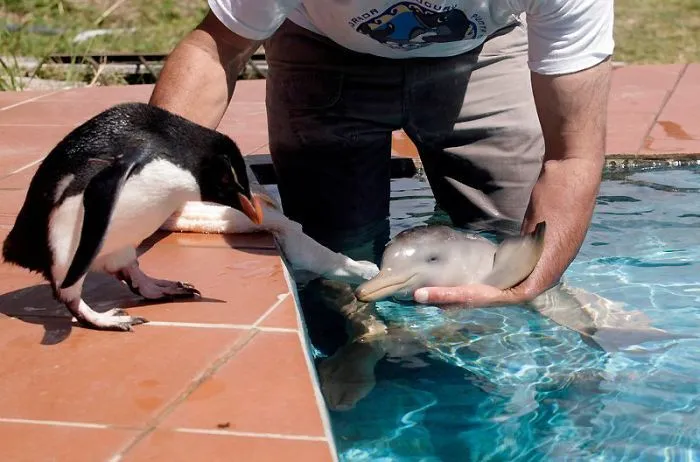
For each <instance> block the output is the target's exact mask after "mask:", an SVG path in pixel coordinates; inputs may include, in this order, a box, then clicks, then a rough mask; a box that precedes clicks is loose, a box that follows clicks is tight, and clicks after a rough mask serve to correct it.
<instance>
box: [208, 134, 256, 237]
mask: <svg viewBox="0 0 700 462" xmlns="http://www.w3.org/2000/svg"><path fill="white" fill-rule="evenodd" d="M203 162H204V163H203V165H202V166H201V170H200V178H199V185H200V186H199V188H200V192H201V195H202V200H203V201H205V202H216V203H219V204H222V205H227V206H229V207H233V208H234V209H236V210H240V211H241V212H243V213H244V214H245V215H246V216H247V217H248V218H250V219H251V221H252V222H253V223H255V224H258V225H259V224H261V223H262V220H263V211H262V206H261V204H260V200H259V199H258V198H257V197H255V196H253V194H252V192H251V190H250V181H249V179H248V173H247V171H246V166H245V161H244V160H243V155H242V154H241V151H240V150H239V149H238V146H236V143H234V142H233V141H232V140H231V139H229V138H228V137H224V138H223V139H220V140H218V142H217V143H216V146H215V149H213V150H212V152H211V156H209V157H207V158H205V159H203Z"/></svg>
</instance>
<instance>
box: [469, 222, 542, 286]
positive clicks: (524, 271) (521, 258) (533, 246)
mask: <svg viewBox="0 0 700 462" xmlns="http://www.w3.org/2000/svg"><path fill="white" fill-rule="evenodd" d="M545 230H546V224H545V222H544V221H542V222H540V223H538V224H537V226H536V227H535V230H534V231H533V232H532V233H530V234H527V235H525V236H518V237H510V238H507V239H505V240H504V241H503V242H502V243H501V245H499V246H498V249H497V250H496V255H495V257H494V263H493V269H492V270H491V272H490V273H489V274H488V276H486V278H485V279H484V280H483V281H481V282H482V283H483V284H486V285H490V286H493V287H497V288H499V289H502V290H505V289H509V288H511V287H513V286H515V285H516V284H518V283H520V282H522V281H523V280H524V279H525V278H527V277H528V276H529V275H530V273H532V270H534V269H535V266H536V265H537V262H538V261H539V259H540V255H542V249H543V248H544V234H545Z"/></svg>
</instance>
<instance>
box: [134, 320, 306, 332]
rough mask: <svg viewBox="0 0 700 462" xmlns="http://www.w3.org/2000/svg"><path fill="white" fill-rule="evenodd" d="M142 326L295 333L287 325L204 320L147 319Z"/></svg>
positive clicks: (294, 330)
mask: <svg viewBox="0 0 700 462" xmlns="http://www.w3.org/2000/svg"><path fill="white" fill-rule="evenodd" d="M144 326H154V327H192V328H202V329H231V330H259V331H261V332H287V333H296V332H297V330H296V329H292V328H289V327H258V326H256V325H254V324H215V323H206V322H177V321H172V322H171V321H149V322H147V323H145V324H144Z"/></svg>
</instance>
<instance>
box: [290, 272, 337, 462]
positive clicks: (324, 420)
mask: <svg viewBox="0 0 700 462" xmlns="http://www.w3.org/2000/svg"><path fill="white" fill-rule="evenodd" d="M282 270H283V272H284V278H285V279H286V281H287V286H288V287H289V289H290V293H291V294H292V297H293V301H294V313H295V314H296V317H297V325H298V326H299V330H298V331H297V332H298V335H299V343H301V349H302V353H303V355H304V362H305V363H306V372H307V373H308V375H309V378H310V379H311V385H312V388H313V393H314V398H315V399H316V409H317V410H318V413H319V415H320V417H321V424H322V425H323V432H324V434H325V435H326V441H327V442H328V446H329V448H328V449H329V451H330V453H331V458H332V460H333V462H338V460H339V459H338V448H337V446H336V444H335V437H334V436H333V428H332V426H331V420H330V415H329V414H328V407H327V406H326V401H325V399H324V397H323V394H322V393H321V384H320V382H319V379H318V374H317V373H316V367H315V366H314V363H313V359H312V353H311V350H310V348H309V343H308V342H309V335H308V332H307V328H306V323H305V322H304V319H303V317H302V313H301V307H300V306H299V295H298V292H297V288H296V283H295V282H294V278H293V277H292V275H291V274H290V273H289V270H288V269H287V265H286V264H285V263H284V261H283V262H282Z"/></svg>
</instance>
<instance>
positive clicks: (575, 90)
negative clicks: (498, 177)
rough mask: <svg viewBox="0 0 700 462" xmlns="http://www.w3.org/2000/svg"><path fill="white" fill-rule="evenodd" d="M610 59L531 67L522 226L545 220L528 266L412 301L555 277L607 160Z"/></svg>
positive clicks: (490, 299)
mask: <svg viewBox="0 0 700 462" xmlns="http://www.w3.org/2000/svg"><path fill="white" fill-rule="evenodd" d="M610 76H611V65H610V60H609V59H606V60H605V61H603V62H602V63H600V64H598V65H596V66H594V67H591V68H589V69H586V70H583V71H580V72H576V73H572V74H563V75H541V74H537V73H532V90H533V94H534V98H535V104H536V106H537V112H538V115H539V118H540V123H541V126H542V132H543V136H544V142H545V157H544V165H543V168H542V171H541V173H540V176H539V178H538V180H537V183H536V184H535V187H534V189H533V191H532V195H531V198H530V204H529V207H528V210H527V212H526V215H525V220H524V223H523V232H530V231H532V230H534V227H535V225H536V224H537V223H538V222H540V221H542V220H546V222H547V231H546V235H545V247H544V250H543V252H542V256H541V257H540V261H539V263H538V264H537V266H536V267H535V269H534V271H533V272H532V274H531V275H530V276H529V277H528V278H527V279H526V280H525V281H523V282H522V283H521V284H519V285H518V286H516V287H514V288H512V289H509V290H505V291H501V290H499V289H496V288H494V287H489V286H484V285H470V286H463V287H452V288H436V287H432V288H425V289H419V290H418V291H416V293H415V294H414V296H415V298H416V301H418V302H421V303H432V304H452V303H459V304H461V305H467V306H488V305H501V304H512V303H522V302H525V301H529V300H532V299H533V298H535V297H536V296H537V295H539V294H540V293H542V292H543V291H545V290H547V289H548V288H549V287H551V286H552V285H554V284H556V282H557V281H558V280H559V279H560V278H561V276H562V274H563V273H564V271H565V270H566V269H567V268H568V266H569V265H570V264H571V262H572V261H573V259H574V258H575V257H576V255H577V253H578V251H579V249H580V247H581V244H582V243H583V240H584V238H585V236H586V232H587V231H588V227H589V225H590V222H591V217H592V214H593V209H594V206H595V199H596V195H597V193H598V189H599V186H600V181H601V174H602V169H603V165H604V161H605V134H606V120H607V117H606V116H607V101H608V90H609V85H610Z"/></svg>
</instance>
